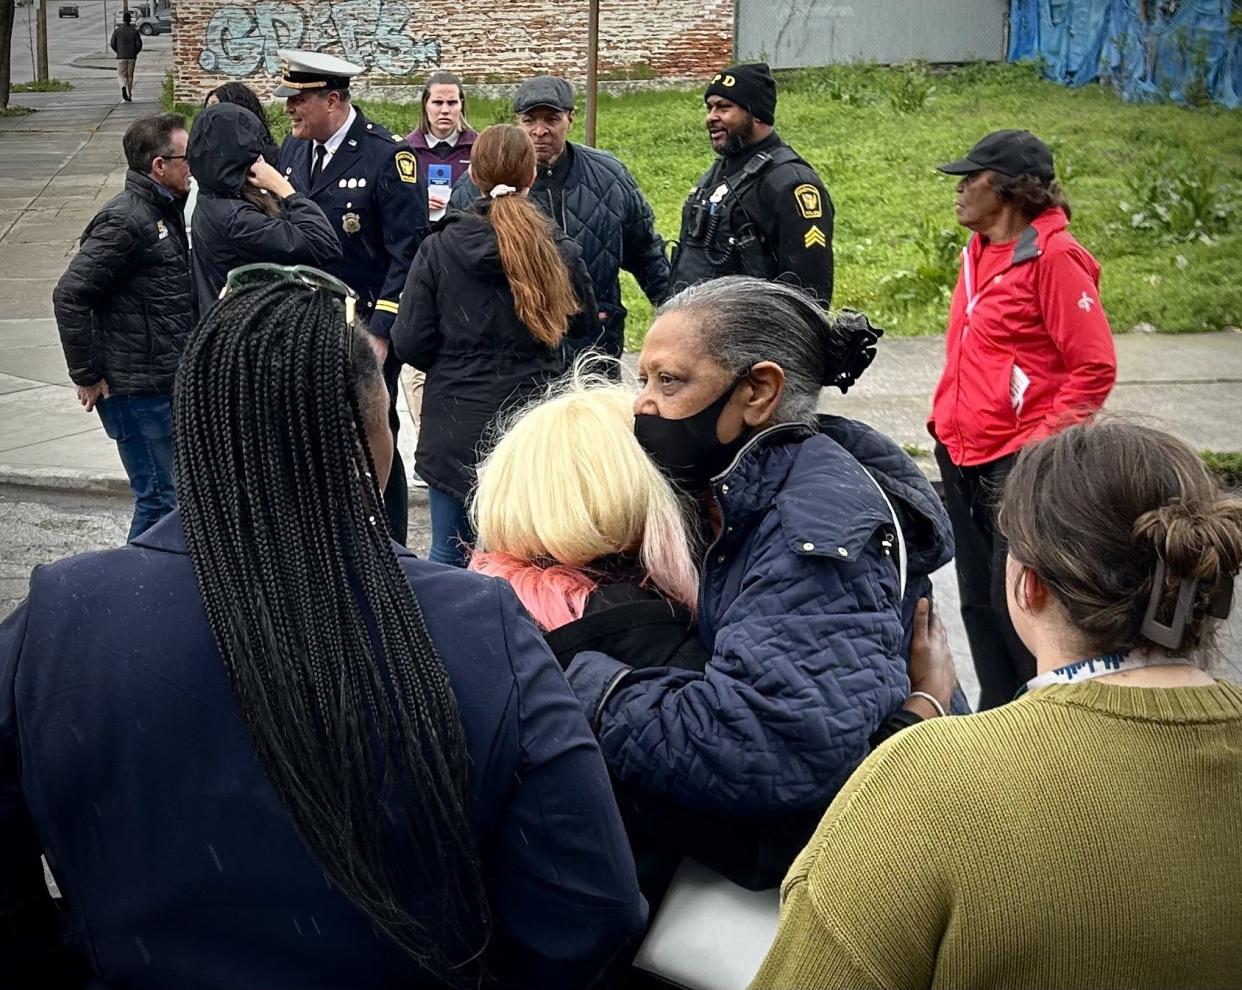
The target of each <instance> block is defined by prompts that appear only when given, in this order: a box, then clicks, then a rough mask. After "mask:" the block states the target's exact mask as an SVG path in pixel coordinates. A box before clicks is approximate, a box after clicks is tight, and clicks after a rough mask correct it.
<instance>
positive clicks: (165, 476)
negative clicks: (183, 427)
mask: <svg viewBox="0 0 1242 990" xmlns="http://www.w3.org/2000/svg"><path fill="white" fill-rule="evenodd" d="M95 408H96V409H98V410H99V419H100V421H101V422H102V423H103V428H104V432H105V433H107V434H108V436H110V437H111V438H112V439H113V440H115V441H116V447H117V450H118V451H120V453H121V463H122V464H123V465H124V466H125V473H126V474H127V475H129V487H130V488H131V489H133V492H134V519H133V522H131V523H130V526H129V539H130V540H131V541H132V540H133V539H134V537H136V536H140V535H141V534H142V533H144V532H146V531H147V530H148V529H150V528H151V527H152V526H154V525H155V524H156V523H157V522H159V520H160V519H162V518H163V517H164V516H166V515H168V513H170V512H172V510H173V509H175V508H176V507H177V492H176V489H175V488H174V487H173V437H172V396H169V395H114V396H111V397H110V398H107V399H100V400H99V402H98V403H97V404H96V406H95Z"/></svg>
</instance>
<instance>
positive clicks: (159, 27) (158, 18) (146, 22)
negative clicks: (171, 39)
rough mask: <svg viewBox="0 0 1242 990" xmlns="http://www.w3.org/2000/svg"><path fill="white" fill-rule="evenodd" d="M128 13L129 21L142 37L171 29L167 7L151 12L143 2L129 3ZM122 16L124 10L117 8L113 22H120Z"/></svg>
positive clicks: (170, 19)
mask: <svg viewBox="0 0 1242 990" xmlns="http://www.w3.org/2000/svg"><path fill="white" fill-rule="evenodd" d="M129 14H130V23H131V24H132V25H133V26H134V27H136V28H137V29H138V33H139V34H141V35H143V36H144V37H148V38H149V37H150V36H151V35H153V34H169V33H170V32H171V31H172V11H171V10H170V9H168V8H167V7H166V8H164V9H163V10H157V11H156V12H155V13H152V12H151V8H150V7H149V6H147V5H146V4H145V3H144V4H131V5H130V8H129ZM124 17H125V11H124V10H118V11H117V12H116V14H115V16H114V17H113V22H114V23H116V24H121V23H122V22H123V19H124Z"/></svg>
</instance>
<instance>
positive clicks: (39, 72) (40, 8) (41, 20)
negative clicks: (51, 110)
mask: <svg viewBox="0 0 1242 990" xmlns="http://www.w3.org/2000/svg"><path fill="white" fill-rule="evenodd" d="M35 3H36V6H35V44H36V45H37V46H38V56H37V57H36V58H35V81H36V82H47V0H35Z"/></svg>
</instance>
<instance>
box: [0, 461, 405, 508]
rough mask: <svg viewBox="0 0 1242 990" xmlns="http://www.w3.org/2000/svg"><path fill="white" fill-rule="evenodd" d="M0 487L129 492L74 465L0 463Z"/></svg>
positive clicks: (119, 482) (119, 480)
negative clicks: (57, 466) (32, 465)
mask: <svg viewBox="0 0 1242 990" xmlns="http://www.w3.org/2000/svg"><path fill="white" fill-rule="evenodd" d="M3 487H12V488H33V489H38V490H43V491H55V492H66V493H74V492H76V493H79V494H84V495H123V496H128V495H130V488H129V479H128V478H127V477H126V476H125V474H124V473H123V472H115V473H111V474H92V473H91V472H89V471H78V470H74V469H73V468H52V467H49V468H41V467H9V466H7V465H3V464H0V488H3ZM409 500H410V507H411V508H415V507H417V508H424V509H425V508H427V507H428V505H429V496H428V495H427V489H426V488H425V487H422V486H418V485H413V484H411V485H410V486H409Z"/></svg>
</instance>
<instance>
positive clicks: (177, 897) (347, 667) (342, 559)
mask: <svg viewBox="0 0 1242 990" xmlns="http://www.w3.org/2000/svg"><path fill="white" fill-rule="evenodd" d="M242 274H247V270H246V269H242V270H239V272H234V273H233V276H231V281H233V282H235V283H237V284H238V287H237V288H236V290H235V291H232V292H231V293H230V294H229V295H227V296H226V297H225V299H224V300H223V301H222V302H221V303H220V304H219V305H218V306H216V307H215V308H213V309H212V311H211V312H210V313H209V314H208V315H207V317H206V318H205V319H204V321H203V323H202V324H201V325H200V327H199V328H198V330H197V332H196V334H195V337H194V339H193V341H192V343H191V344H190V346H189V347H188V348H187V350H186V352H185V355H184V356H183V359H182V365H181V369H180V373H179V377H178V386H177V395H176V402H175V420H176V437H177V482H178V497H179V505H180V511H179V512H177V513H174V514H173V515H171V516H170V517H168V519H167V521H166V524H164V525H161V526H157V527H155V528H154V529H152V530H151V531H150V532H149V533H148V534H146V535H145V536H144V538H143V539H142V541H140V542H137V543H135V544H134V545H132V546H131V547H128V548H126V549H124V550H118V551H110V552H106V553H102V554H93V555H88V556H85V557H80V558H74V559H70V560H67V561H62V562H60V563H57V564H54V565H50V566H47V567H44V568H40V569H39V570H38V571H37V572H36V574H35V576H34V578H33V579H32V583H31V594H30V597H29V599H28V600H27V601H26V602H25V603H24V604H23V605H22V606H20V607H19V608H18V609H17V611H16V612H15V613H14V614H13V615H12V616H11V617H10V618H9V619H8V620H7V621H6V622H5V623H4V624H3V626H0V837H3V838H4V839H5V841H4V842H3V843H2V844H0V876H2V877H5V878H8V877H10V876H12V877H16V878H19V881H18V882H16V883H10V882H9V881H8V880H7V879H6V880H0V951H4V950H8V949H10V948H11V949H12V951H5V953H4V958H5V967H6V975H8V973H9V972H12V970H9V969H8V967H9V966H10V961H11V960H16V962H15V963H13V965H14V966H15V967H16V972H18V973H27V972H29V973H31V974H36V973H44V972H47V971H48V970H47V968H46V967H47V966H48V965H49V963H48V962H47V960H48V959H50V958H55V957H60V958H62V959H63V958H64V957H65V955H66V952H67V951H69V950H76V951H77V952H78V953H80V954H81V955H82V956H84V957H85V959H86V962H87V964H88V965H89V966H90V968H91V969H92V970H93V971H94V972H95V973H96V974H97V975H98V976H99V978H100V979H101V980H102V983H101V984H100V985H102V986H108V987H113V986H115V987H120V986H125V987H127V988H128V987H134V988H141V987H163V988H166V987H172V986H175V987H177V988H178V990H192V988H200V987H201V988H221V990H223V988H228V990H233V988H237V987H258V986H262V987H280V988H284V987H295V986H296V987H310V986H314V987H332V988H344V987H349V988H380V987H393V986H402V987H424V986H427V987H430V986H453V987H473V986H479V985H483V984H486V985H489V986H491V985H499V986H511V987H535V986H556V987H585V986H588V985H589V984H590V983H591V982H592V981H593V980H594V978H595V977H596V976H597V975H598V973H599V972H600V971H601V970H602V968H603V967H604V966H605V965H606V964H607V962H608V960H609V959H610V958H611V956H612V955H613V954H614V953H615V952H616V950H617V949H618V948H619V947H620V946H621V945H622V944H624V943H625V941H626V940H627V939H628V938H630V937H631V936H632V935H633V934H634V933H635V932H636V931H637V930H639V929H640V928H641V926H642V922H643V915H644V905H643V903H642V900H641V898H640V897H639V895H638V892H637V889H636V883H635V879H634V875H633V862H632V859H631V858H630V854H629V851H628V849H627V847H626V842H625V836H624V834H623V831H622V828H621V825H620V822H619V819H618V815H617V810H616V805H615V803H614V801H613V798H612V795H611V791H610V789H609V783H608V775H607V772H606V770H605V769H604V766H603V762H602V760H601V758H600V754H599V751H598V749H597V747H596V744H595V742H594V740H593V738H592V736H591V731H590V728H589V727H588V725H587V723H586V720H585V718H584V716H583V713H582V709H581V707H580V705H579V704H578V703H577V701H576V700H575V698H574V696H573V694H572V692H571V691H570V689H569V687H568V685H567V684H566V682H565V680H564V677H563V676H562V675H561V672H560V670H559V668H558V666H557V664H556V662H555V661H554V660H553V658H552V656H551V654H550V653H549V652H548V650H547V648H546V647H545V646H544V644H543V640H542V638H541V637H540V635H539V632H538V630H537V629H536V628H535V626H534V624H533V623H532V622H531V621H530V620H529V619H528V618H527V617H526V616H525V614H524V613H523V612H522V610H521V609H520V607H519V606H518V604H517V602H516V599H515V598H514V596H513V594H512V592H511V591H509V590H508V588H507V586H506V585H505V584H504V583H503V582H500V581H497V580H493V579H489V578H484V577H481V576H479V575H475V574H469V573H466V572H464V571H460V570H457V569H455V568H444V567H440V566H437V565H434V564H428V563H424V562H421V561H418V560H416V559H415V558H414V557H413V556H412V555H411V554H409V553H408V552H407V551H405V550H404V549H402V548H401V547H399V546H397V545H396V544H395V543H393V542H392V541H391V540H390V539H389V536H388V532H387V527H386V523H385V515H384V511H383V501H382V498H381V495H380V491H381V489H382V487H383V484H384V480H385V476H386V474H387V472H388V470H389V465H390V460H391V454H392V451H391V446H390V444H391V440H390V439H389V437H390V434H389V432H388V428H387V410H388V398H387V392H386V390H385V388H384V383H383V379H382V376H381V374H380V370H379V367H378V366H377V364H376V362H375V359H374V357H373V354H372V351H371V349H370V347H369V346H368V344H367V341H366V339H365V336H364V334H365V331H363V330H362V329H361V328H360V327H355V326H350V325H349V323H348V319H347V316H346V312H345V310H344V309H343V307H342V305H341V301H340V299H339V298H338V297H337V295H336V294H335V293H334V291H333V289H334V288H336V286H333V285H332V284H331V281H332V280H330V279H328V277H327V276H323V275H322V274H321V273H316V272H313V270H305V269H298V270H295V269H276V268H272V267H271V266H261V270H259V271H258V272H254V271H250V272H249V273H248V280H247V281H246V283H245V284H242V278H241V276H242ZM251 283H253V284H251ZM339 288H340V289H342V290H343V289H344V287H343V286H340V287H339ZM463 630H469V635H468V636H463V635H462V631H463ZM19 752H20V761H19V760H18V758H17V754H18V753H19ZM40 850H44V851H46V854H47V857H48V860H49V862H50V863H52V864H53V866H52V869H53V872H54V873H55V875H56V878H57V881H58V883H59V886H60V890H61V892H62V893H63V894H64V897H65V904H66V907H67V910H68V915H69V923H68V926H67V928H66V931H67V933H68V934H67V936H66V937H65V938H64V942H63V944H62V943H61V941H60V939H59V938H58V934H57V930H56V915H55V911H54V909H52V908H51V905H50V902H49V900H48V897H47V892H46V888H44V887H43V886H42V874H41V872H40V871H39V868H38V854H39V851H40ZM10 866H12V869H11V870H10V869H9V867H10ZM10 898H12V900H9V899H10ZM14 905H22V907H21V908H20V909H17V910H15V914H8V915H6V913H5V911H6V909H9V908H12V907H13V906H14ZM12 917H16V918H17V919H18V920H19V922H20V923H21V924H22V927H21V929H20V930H21V937H20V939H17V938H16V936H14V938H13V942H12V945H11V946H10V939H9V937H8V936H10V935H13V933H15V932H16V931H18V929H17V928H14V927H13V926H12V924H11V923H10V921H9V920H7V919H8V918H12ZM23 919H24V920H23ZM6 926H8V927H6ZM18 985H35V984H33V983H30V984H23V983H21V982H20V981H19V983H18ZM38 985H39V986H44V985H48V984H45V983H42V982H41V983H38Z"/></svg>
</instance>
